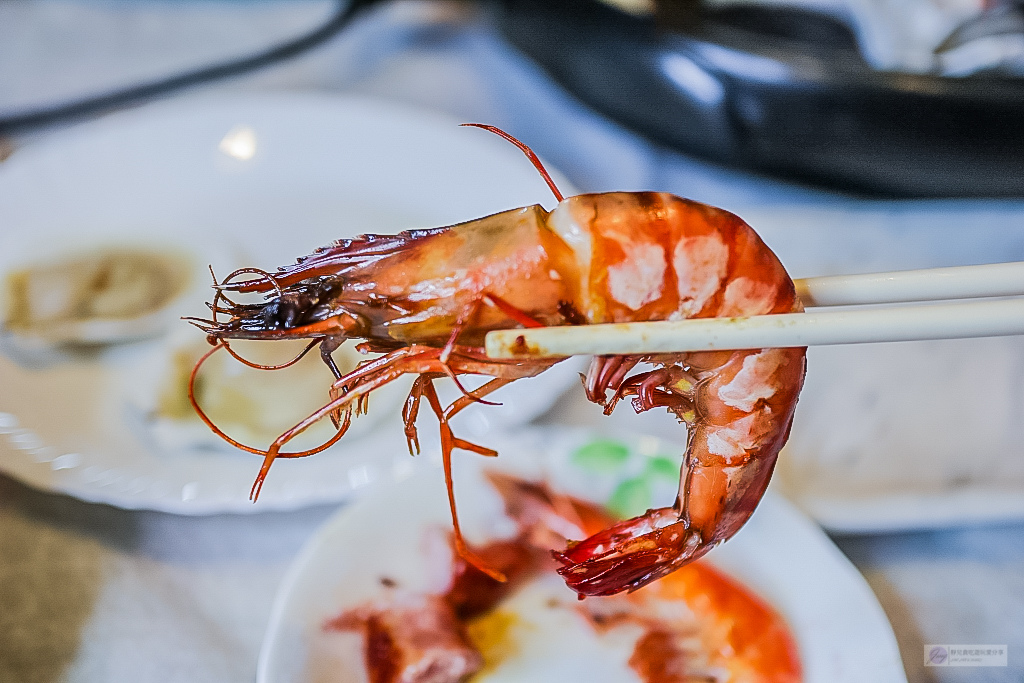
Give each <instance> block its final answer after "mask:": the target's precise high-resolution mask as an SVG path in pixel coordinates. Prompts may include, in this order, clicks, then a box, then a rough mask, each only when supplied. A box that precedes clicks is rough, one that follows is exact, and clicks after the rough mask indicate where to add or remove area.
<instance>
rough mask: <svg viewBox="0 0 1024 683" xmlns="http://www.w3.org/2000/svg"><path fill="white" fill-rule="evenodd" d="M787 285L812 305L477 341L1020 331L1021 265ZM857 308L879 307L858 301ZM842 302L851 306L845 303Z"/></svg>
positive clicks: (832, 340)
mask: <svg viewBox="0 0 1024 683" xmlns="http://www.w3.org/2000/svg"><path fill="white" fill-rule="evenodd" d="M795 283H796V289H797V294H798V295H799V297H800V299H801V300H802V301H803V303H804V305H805V306H807V307H809V308H811V309H812V310H809V311H806V312H804V313H785V314H778V315H759V316H751V317H748V318H704V319H695V320H679V321H656V322H638V323H613V324H602V325H580V326H573V327H538V328H530V329H518V330H497V331H494V332H490V333H488V334H487V338H486V342H485V346H486V350H487V355H488V356H490V357H491V358H554V357H562V356H574V355H604V354H635V355H639V354H650V353H679V352H686V351H706V350H712V349H757V348H767V347H788V346H820V345H830V344H862V343H867V342H893V341H914V340H923V339H962V338H966V337H998V336H1004V335H1013V334H1024V296H1021V295H1024V262H1015V263H994V264H989V265H982V266H959V267H954V268H931V269H925V270H905V271H896V272H891V273H871V274H865V275H839V276H831V277H814V278H806V279H803V280H796V281H795ZM992 297H1016V298H1011V299H993V298H992ZM964 299H968V300H969V301H963V300H964ZM958 300H959V301H958ZM911 302H917V303H911ZM937 302H941V303H937ZM865 304H886V305H884V306H876V307H873V308H865V307H862V305H865ZM848 306H856V307H855V308H844V307H848Z"/></svg>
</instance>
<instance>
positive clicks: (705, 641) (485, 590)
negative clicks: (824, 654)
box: [323, 472, 800, 683]
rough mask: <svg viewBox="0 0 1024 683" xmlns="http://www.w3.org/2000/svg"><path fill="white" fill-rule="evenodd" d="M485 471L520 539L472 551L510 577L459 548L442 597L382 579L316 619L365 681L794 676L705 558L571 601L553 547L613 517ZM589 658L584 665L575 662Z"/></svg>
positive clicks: (748, 604)
mask: <svg viewBox="0 0 1024 683" xmlns="http://www.w3.org/2000/svg"><path fill="white" fill-rule="evenodd" d="M486 476H487V478H488V480H489V481H490V483H491V484H492V485H493V486H494V487H495V488H496V489H497V491H498V492H499V493H500V495H501V496H502V499H503V500H504V502H505V510H506V514H507V515H508V516H509V517H510V518H511V519H512V520H513V521H514V523H515V528H516V532H515V534H514V536H513V537H511V538H507V539H498V540H492V541H489V542H487V543H486V544H482V545H479V546H476V547H474V548H473V551H474V553H476V554H477V555H478V556H479V557H480V558H482V559H483V560H484V561H485V562H487V563H488V564H489V565H490V566H491V567H494V568H496V569H498V570H499V571H500V572H501V573H502V574H504V575H505V577H506V578H507V581H505V582H500V581H496V580H495V579H493V578H491V577H490V576H488V575H487V574H485V573H484V572H482V571H480V570H478V569H476V568H475V567H473V566H472V565H471V564H469V563H468V562H466V561H465V560H464V559H462V558H461V557H459V555H458V554H457V553H456V552H454V548H453V549H452V553H451V558H452V559H451V562H450V566H449V570H448V579H447V585H446V587H445V588H444V590H443V591H441V592H437V593H424V592H411V593H410V592H407V591H406V590H404V589H403V587H402V586H401V585H400V584H398V583H397V582H396V581H395V580H394V579H392V578H389V577H387V576H382V577H380V595H379V596H378V597H376V598H374V599H371V600H368V601H365V602H363V603H361V604H359V605H357V606H355V607H352V608H349V609H346V610H344V611H343V612H341V613H340V614H338V615H336V616H334V617H332V618H330V619H329V620H327V621H326V622H325V623H324V624H323V630H324V632H325V633H327V634H330V633H332V632H342V633H343V632H355V633H358V634H359V636H360V637H361V641H362V646H361V649H362V660H363V665H364V668H365V674H366V676H367V677H368V678H369V680H370V681H371V683H457V682H459V681H465V680H468V679H471V680H474V681H481V682H482V681H505V680H509V681H511V680H530V679H531V676H536V675H537V673H538V671H542V672H544V673H545V674H548V675H549V676H548V677H550V673H551V671H550V670H548V671H544V669H543V667H545V666H548V667H552V666H553V667H564V666H566V663H567V662H568V663H569V664H570V665H571V666H573V667H576V674H577V675H579V674H580V672H581V671H583V670H585V669H586V668H587V667H588V666H595V665H596V666H599V667H610V668H611V669H612V670H613V671H614V670H616V669H621V672H620V676H621V680H638V681H641V682H642V683H687V682H693V681H704V682H708V683H715V682H719V681H721V682H724V681H731V682H733V683H762V682H768V681H771V682H773V683H786V682H793V683H795V682H796V681H799V680H800V662H799V657H798V654H797V651H796V646H795V642H794V640H793V637H792V635H791V634H790V632H789V629H788V627H787V626H786V624H785V622H784V621H783V620H782V618H781V617H780V616H779V614H778V613H777V612H775V611H774V610H773V609H772V608H771V607H770V606H769V605H768V604H766V603H765V602H764V601H763V600H762V599H760V598H759V597H757V596H756V595H754V594H753V593H752V592H751V591H750V590H749V589H747V588H745V587H744V586H742V585H741V584H739V583H738V582H736V581H735V580H733V579H730V578H729V577H727V576H725V575H724V574H722V573H721V572H719V571H717V570H715V569H713V568H711V567H710V566H708V565H705V564H704V563H702V562H696V563H692V564H690V565H688V566H687V567H684V568H683V569H681V570H679V571H677V572H675V573H674V574H671V575H670V576H669V577H666V578H665V579H663V580H662V581H661V582H659V583H655V584H652V585H650V586H647V587H645V588H642V589H640V590H637V591H635V592H633V593H630V594H622V595H617V596H614V597H609V598H591V599H586V600H584V599H580V598H577V597H576V596H575V595H574V594H573V593H571V592H570V591H568V590H566V588H565V586H564V584H562V583H561V582H560V581H558V579H557V576H556V575H555V571H554V569H555V566H556V563H555V562H554V561H553V558H552V552H551V548H553V547H561V546H562V545H564V543H565V541H566V540H567V538H569V539H573V538H583V537H584V536H586V535H587V534H588V533H589V532H591V531H593V530H596V529H600V528H603V527H605V526H608V525H609V524H610V523H611V521H612V520H611V519H610V518H609V516H608V513H607V512H605V511H604V510H603V509H602V508H599V507H598V506H596V505H593V504H591V503H587V502H584V501H581V500H579V499H576V498H572V497H569V496H565V495H562V494H558V493H555V492H554V491H553V490H552V489H551V488H550V487H548V486H547V485H545V484H538V483H533V482H529V481H525V480H522V479H519V478H517V477H514V476H510V475H507V474H499V473H495V472H489V473H487V475H486ZM567 642H571V643H572V645H571V646H567V645H566V646H565V647H557V646H556V647H554V648H553V647H552V644H553V643H563V645H564V644H565V643H567ZM566 647H567V648H568V649H565V648H566ZM584 654H586V655H587V659H588V660H589V661H574V658H575V657H580V656H583V655H584ZM538 667H541V668H540V669H538Z"/></svg>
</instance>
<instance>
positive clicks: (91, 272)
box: [3, 247, 195, 346]
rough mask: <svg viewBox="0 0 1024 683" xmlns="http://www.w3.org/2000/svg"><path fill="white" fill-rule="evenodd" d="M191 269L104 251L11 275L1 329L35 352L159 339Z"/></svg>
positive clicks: (164, 256)
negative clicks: (50, 347) (37, 348)
mask: <svg viewBox="0 0 1024 683" xmlns="http://www.w3.org/2000/svg"><path fill="white" fill-rule="evenodd" d="M194 270H195V268H194V266H193V265H192V263H191V260H190V259H189V258H188V257H186V256H185V255H184V254H183V253H181V252H179V251H176V250H173V249H151V248H137V247H108V248H100V249H94V250H90V251H82V252H78V253H75V254H73V255H69V256H66V257H63V258H58V259H55V260H53V261H51V262H47V263H37V264H33V265H29V266H26V267H23V268H19V269H17V270H13V271H11V272H9V273H8V274H7V275H6V277H5V278H4V299H5V307H4V308H5V312H4V319H3V328H4V329H5V331H7V332H9V333H11V334H13V335H15V336H16V337H17V338H18V339H19V341H25V342H34V343H35V344H37V345H39V344H41V345H46V346H48V345H72V344H77V345H103V344H117V343H123V342H129V341H136V340H139V339H145V338H148V337H153V336H156V335H159V334H161V333H163V332H164V331H165V330H166V329H167V327H168V324H169V323H170V322H171V321H172V320H173V319H174V316H173V315H171V314H170V312H169V311H168V307H169V305H170V304H171V302H173V301H174V300H175V299H177V298H178V297H179V296H180V295H181V294H182V293H183V292H185V291H186V290H187V289H188V288H189V287H190V285H191V284H192V279H193V277H192V274H193V272H194Z"/></svg>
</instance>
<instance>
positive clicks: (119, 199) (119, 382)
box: [0, 94, 577, 514]
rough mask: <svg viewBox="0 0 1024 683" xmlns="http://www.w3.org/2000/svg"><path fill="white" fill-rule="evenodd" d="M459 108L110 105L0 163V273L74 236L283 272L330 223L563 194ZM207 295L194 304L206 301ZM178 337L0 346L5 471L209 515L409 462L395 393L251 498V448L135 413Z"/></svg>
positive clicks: (442, 221)
mask: <svg viewBox="0 0 1024 683" xmlns="http://www.w3.org/2000/svg"><path fill="white" fill-rule="evenodd" d="M457 123H458V122H457V121H452V120H449V119H447V118H445V117H443V116H439V115H435V114H432V113H425V112H422V111H416V110H410V109H406V108H402V107H398V106H394V105H390V104H385V103H381V102H376V101H372V100H367V99H358V98H341V97H332V96H326V95H324V96H318V95H295V94H287V95H285V94H281V95H263V96H244V97H240V96H235V97H233V98H231V99H223V98H221V99H208V98H186V99H180V100H174V101H170V102H166V103H162V104H158V105H154V106H151V107H146V108H143V109H139V110H136V111H131V112H126V113H121V114H117V115H112V116H109V117H106V118H104V119H101V120H99V121H96V122H94V123H90V124H87V125H83V126H80V127H78V128H75V129H71V130H68V131H65V132H62V133H59V134H56V135H54V136H52V137H49V138H46V139H45V140H43V141H42V142H39V143H37V144H35V145H34V146H29V147H27V148H25V149H23V150H20V151H18V152H17V153H16V154H14V155H13V156H12V157H11V158H10V159H8V160H7V161H6V162H4V163H3V164H2V165H0V215H2V216H3V217H4V219H3V227H2V228H0V230H2V232H0V273H2V272H3V271H6V270H7V269H9V268H12V267H14V266H16V265H18V264H19V263H23V262H25V261H35V260H38V259H39V258H45V257H46V255H47V254H49V253H51V250H52V251H65V250H66V249H67V248H68V246H69V245H91V244H96V243H109V242H118V241H124V240H130V241H132V242H141V243H149V242H157V243H162V242H170V243H173V244H176V245H179V246H182V247H184V248H186V249H189V250H191V251H192V252H193V253H194V254H195V255H196V257H197V259H199V261H200V263H206V262H210V261H212V262H223V263H228V264H230V263H232V262H233V263H234V264H239V263H242V264H245V265H258V266H261V267H263V268H271V269H272V268H274V267H276V266H278V265H281V264H284V263H289V262H291V261H292V260H293V259H295V258H297V257H299V256H302V255H304V254H307V253H309V252H310V251H312V250H313V249H314V248H315V247H317V246H320V245H323V244H326V243H328V242H329V241H331V240H334V239H337V238H342V237H349V236H354V235H357V234H360V233H363V232H376V233H391V232H397V231H399V230H405V229H410V228H418V227H433V226H440V225H447V224H452V223H456V222H459V221H463V220H468V219H471V218H477V217H480V216H484V215H487V214H490V213H494V212H497V211H501V210H505V209H508V208H513V207H516V206H523V205H528V204H534V203H544V204H546V205H548V206H549V207H550V206H551V205H552V204H553V203H554V202H553V200H552V198H551V193H550V191H549V190H548V189H547V187H546V185H545V184H544V182H543V180H542V179H541V178H540V177H539V176H538V174H537V173H536V171H535V170H534V169H533V167H532V166H531V165H530V164H529V162H528V161H527V160H526V159H525V157H524V156H523V155H522V153H521V152H519V151H518V150H517V149H515V148H514V147H512V146H511V145H509V144H508V143H507V142H505V141H503V140H500V139H499V138H497V137H496V136H494V135H491V134H488V133H486V132H484V131H480V130H472V129H463V128H458V127H457V125H456V124H457ZM562 184H563V189H565V190H566V191H570V189H571V188H569V187H568V184H567V183H565V182H564V181H562ZM221 274H223V271H221ZM204 298H206V295H205V294H200V295H198V296H197V298H195V299H194V300H193V301H192V303H191V308H190V309H188V310H189V311H190V312H191V313H192V314H195V315H202V313H203V311H204V310H205V309H204V308H203V306H202V300H203V299H204ZM183 312H186V311H183ZM181 327H182V328H183V329H184V330H185V331H186V332H187V329H188V326H187V325H185V324H184V323H181ZM176 334H177V333H176ZM198 339H199V341H200V342H201V336H199V337H198ZM161 344H163V345H164V346H161ZM167 344H168V342H167V340H166V339H165V340H161V341H156V342H151V343H148V344H147V343H141V344H134V345H128V346H125V347H122V348H118V349H111V350H108V351H106V352H104V353H101V354H99V355H97V356H96V357H95V358H92V359H90V360H88V361H86V360H78V361H75V362H56V363H50V364H49V365H46V366H45V367H41V368H40V367H26V365H25V364H24V363H22V364H21V365H19V364H18V363H15V362H14V360H13V358H12V355H11V354H9V353H8V354H4V353H3V352H2V351H0V387H2V389H0V470H2V471H4V472H6V473H7V474H9V475H11V476H14V477H16V478H18V479H20V480H22V481H24V482H26V483H28V484H30V485H32V486H35V487H38V488H41V489H47V490H54V491H61V492H64V493H68V494H71V495H74V496H78V497H80V498H83V499H86V500H91V501H98V502H105V503H110V504H113V505H117V506H121V507H128V508H150V509H157V510H164V511H168V512H175V513H186V514H199V513H209V512H225V511H234V512H249V511H259V510H268V509H283V508H291V507H296V506H300V505H306V504H311V503H316V502H324V501H334V500H340V499H342V498H343V497H344V496H346V495H347V494H348V493H349V492H351V491H352V490H353V489H354V488H356V487H359V486H362V485H364V484H367V483H369V482H371V481H373V480H375V479H378V478H382V477H385V478H386V477H388V476H390V472H391V471H392V469H393V468H398V469H399V470H404V469H405V468H407V467H408V466H409V458H408V456H407V455H406V456H404V458H403V457H402V456H401V455H400V453H399V451H400V449H398V448H394V447H392V446H393V444H394V442H399V441H401V426H400V422H399V421H398V414H397V407H396V406H395V405H394V402H392V405H391V409H390V411H386V412H388V414H387V415H383V416H378V417H380V418H381V419H380V421H379V422H378V427H379V428H378V429H374V430H369V431H368V432H366V433H364V435H363V436H362V437H360V438H356V437H357V435H354V434H353V435H350V436H351V437H352V438H350V439H348V438H347V439H343V440H342V442H341V443H339V444H338V445H337V446H336V447H334V448H332V449H331V450H330V451H328V452H326V453H324V454H321V455H319V456H315V457H312V458H307V459H304V460H302V461H290V462H279V463H277V464H275V466H274V470H273V471H272V472H271V475H270V477H269V478H268V480H267V483H266V486H265V487H264V489H263V492H262V494H261V497H260V501H259V504H258V505H255V506H254V505H252V504H250V503H249V502H248V491H249V487H250V485H251V483H252V480H253V478H254V476H255V474H256V472H257V470H258V467H259V462H258V459H257V458H256V456H252V455H247V454H244V453H240V452H234V451H232V450H230V449H221V450H201V449H188V448H185V449H167V448H158V447H156V446H155V445H154V443H153V439H151V438H150V437H151V435H149V434H147V433H146V429H145V428H144V427H140V426H139V423H140V420H139V419H138V415H137V413H138V406H139V405H140V404H141V405H145V404H147V400H146V396H147V395H148V396H150V398H151V396H152V393H153V392H155V391H157V390H158V387H156V386H155V384H156V380H155V379H154V370H153V369H154V368H155V367H157V366H159V365H160V364H161V363H166V358H165V357H164V356H165V354H166V346H167ZM29 365H31V363H30V364H29ZM575 373H576V370H575V368H573V367H571V366H570V365H566V366H565V367H561V368H557V369H556V370H554V371H549V372H548V373H545V374H544V375H542V376H541V377H539V378H536V379H534V380H531V381H530V382H527V383H517V384H515V385H511V386H510V387H507V388H505V389H503V390H502V392H501V393H499V394H498V395H497V400H504V402H505V405H504V406H502V407H498V408H491V407H486V410H479V409H478V408H481V407H483V406H474V407H473V408H471V409H470V410H467V414H466V415H465V418H464V419H462V418H460V419H462V426H461V428H462V429H463V431H468V432H469V433H470V434H472V433H474V432H479V431H486V430H487V429H488V428H490V427H493V426H509V425H514V424H519V423H521V422H524V421H527V420H529V419H531V418H533V417H535V416H536V415H538V414H539V413H541V412H543V411H544V410H545V409H546V408H547V407H548V406H549V405H550V404H551V402H553V401H554V400H555V399H556V398H557V396H558V395H559V393H560V392H561V391H562V389H564V388H565V387H566V386H567V384H569V383H573V382H576V381H577V380H576V374H575ZM326 388H327V387H326V386H323V387H311V391H316V392H318V393H325V392H326ZM140 395H141V396H142V397H143V398H142V399H140V398H139V396H140ZM148 402H149V403H151V402H152V401H151V400H149V401H148ZM424 431H429V429H428V428H427V427H426V425H425V427H424ZM382 451H383V452H387V453H388V454H389V455H390V456H391V457H393V458H394V461H392V460H388V459H385V458H381V457H379V456H378V453H380V452H382Z"/></svg>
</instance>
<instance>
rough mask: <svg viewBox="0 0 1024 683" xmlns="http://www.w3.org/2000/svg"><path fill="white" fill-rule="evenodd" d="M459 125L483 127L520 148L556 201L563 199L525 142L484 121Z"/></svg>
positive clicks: (546, 171) (542, 165)
mask: <svg viewBox="0 0 1024 683" xmlns="http://www.w3.org/2000/svg"><path fill="white" fill-rule="evenodd" d="M459 125H460V126H469V127H472V128H483V129H484V130H487V131H490V132H492V133H494V134H495V135H500V136H501V137H503V138H505V139H506V140H508V141H509V142H511V143H512V144H513V145H515V146H516V147H518V148H519V149H520V150H522V152H523V154H525V155H526V158H528V159H529V160H530V162H531V163H532V164H533V166H534V168H536V169H537V171H538V172H539V173H540V176H541V177H542V178H543V179H544V182H546V183H547V184H548V187H550V188H551V192H552V193H553V194H554V195H555V199H557V200H558V201H562V200H563V199H565V197H564V196H562V193H561V192H559V191H558V187H557V186H556V185H555V181H554V180H552V179H551V175H550V174H549V173H548V170H547V169H546V168H544V164H542V163H541V162H540V159H539V158H537V155H536V154H534V152H533V150H532V149H530V148H529V147H527V145H526V143H525V142H522V141H520V140H519V139H517V138H514V137H512V136H511V135H509V134H508V133H506V132H505V131H503V130H502V129H501V128H498V127H496V126H490V125H488V124H486V123H460V124H459Z"/></svg>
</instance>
